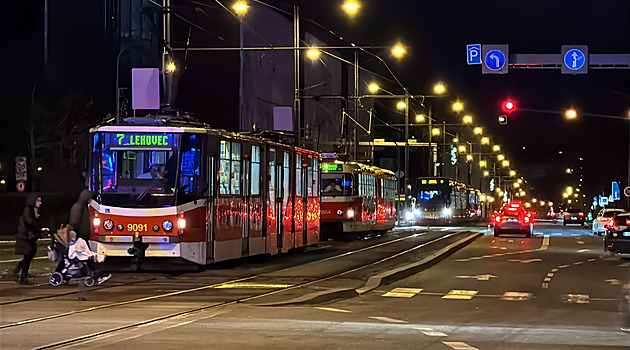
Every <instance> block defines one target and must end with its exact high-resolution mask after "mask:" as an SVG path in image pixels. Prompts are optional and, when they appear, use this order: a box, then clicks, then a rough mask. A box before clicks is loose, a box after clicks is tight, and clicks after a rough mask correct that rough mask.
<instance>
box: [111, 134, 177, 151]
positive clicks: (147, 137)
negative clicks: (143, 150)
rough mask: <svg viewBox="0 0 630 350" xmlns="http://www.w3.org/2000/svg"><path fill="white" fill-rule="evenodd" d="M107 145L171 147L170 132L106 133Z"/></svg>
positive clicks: (171, 138)
mask: <svg viewBox="0 0 630 350" xmlns="http://www.w3.org/2000/svg"><path fill="white" fill-rule="evenodd" d="M106 143H107V145H109V146H119V147H159V148H167V147H173V135H171V134H143V133H115V134H106Z"/></svg>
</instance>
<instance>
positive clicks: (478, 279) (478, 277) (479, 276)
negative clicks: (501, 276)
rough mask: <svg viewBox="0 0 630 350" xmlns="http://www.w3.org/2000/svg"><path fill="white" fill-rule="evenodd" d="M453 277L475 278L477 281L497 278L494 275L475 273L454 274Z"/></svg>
mask: <svg viewBox="0 0 630 350" xmlns="http://www.w3.org/2000/svg"><path fill="white" fill-rule="evenodd" d="M455 278H463V279H476V280H477V281H489V280H490V279H491V278H497V276H495V275H489V274H485V275H477V276H455Z"/></svg>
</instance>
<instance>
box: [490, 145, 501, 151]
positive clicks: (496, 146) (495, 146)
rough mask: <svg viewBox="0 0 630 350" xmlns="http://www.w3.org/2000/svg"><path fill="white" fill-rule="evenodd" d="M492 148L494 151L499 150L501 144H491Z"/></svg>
mask: <svg viewBox="0 0 630 350" xmlns="http://www.w3.org/2000/svg"><path fill="white" fill-rule="evenodd" d="M492 150H493V151H495V152H499V151H500V150H501V146H499V145H494V146H492Z"/></svg>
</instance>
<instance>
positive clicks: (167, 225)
mask: <svg viewBox="0 0 630 350" xmlns="http://www.w3.org/2000/svg"><path fill="white" fill-rule="evenodd" d="M162 228H163V229H164V231H166V232H169V231H171V230H172V229H173V222H172V221H171V220H164V222H163V223H162Z"/></svg>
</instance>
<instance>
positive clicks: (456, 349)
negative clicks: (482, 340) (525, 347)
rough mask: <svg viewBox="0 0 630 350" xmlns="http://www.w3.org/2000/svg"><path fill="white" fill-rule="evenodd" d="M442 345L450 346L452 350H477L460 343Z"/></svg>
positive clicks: (452, 342)
mask: <svg viewBox="0 0 630 350" xmlns="http://www.w3.org/2000/svg"><path fill="white" fill-rule="evenodd" d="M442 344H444V345H446V346H450V347H451V348H453V350H479V349H477V348H475V347H472V346H470V345H468V344H466V343H464V342H460V341H443V342H442Z"/></svg>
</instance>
